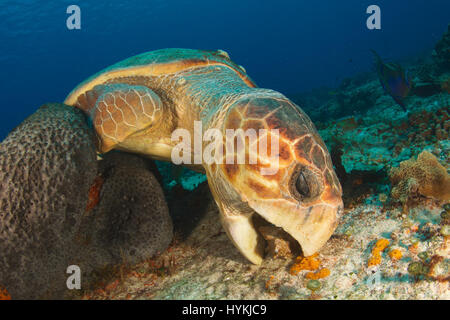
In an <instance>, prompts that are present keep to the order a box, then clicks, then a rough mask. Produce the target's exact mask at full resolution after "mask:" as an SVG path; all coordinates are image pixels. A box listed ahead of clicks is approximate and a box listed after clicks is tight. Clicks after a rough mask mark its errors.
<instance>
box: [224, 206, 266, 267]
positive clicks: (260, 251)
mask: <svg viewBox="0 0 450 320" xmlns="http://www.w3.org/2000/svg"><path fill="white" fill-rule="evenodd" d="M221 222H222V226H223V227H224V229H225V231H226V233H227V235H228V238H230V240H231V241H232V242H233V244H234V246H235V247H236V248H237V249H238V250H239V252H240V253H241V254H242V255H243V256H244V257H245V258H247V259H248V260H249V261H250V262H252V263H253V264H256V265H259V264H261V262H262V261H263V257H264V248H265V241H264V239H263V237H262V236H261V235H260V234H259V232H257V231H256V229H255V227H254V226H253V223H252V214H246V215H235V216H224V215H221Z"/></svg>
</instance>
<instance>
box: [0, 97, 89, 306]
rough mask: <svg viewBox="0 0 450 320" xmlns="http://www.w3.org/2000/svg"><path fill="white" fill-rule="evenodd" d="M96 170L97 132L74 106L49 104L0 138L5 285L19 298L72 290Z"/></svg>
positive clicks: (0, 278) (0, 250)
mask: <svg viewBox="0 0 450 320" xmlns="http://www.w3.org/2000/svg"><path fill="white" fill-rule="evenodd" d="M96 173H97V164H96V152H95V147H94V143H93V135H92V132H91V130H90V129H89V127H88V125H87V123H86V121H85V118H84V115H83V114H82V112H81V111H80V110H77V109H75V108H73V107H69V106H66V105H63V104H56V103H51V104H46V105H43V106H42V107H41V108H40V109H38V110H37V111H36V112H35V113H34V114H33V115H31V116H30V117H28V118H27V119H26V120H25V121H23V122H22V124H20V125H19V126H18V127H16V128H15V129H14V130H13V131H12V132H11V133H10V134H9V135H8V136H7V137H6V139H5V140H4V141H3V142H2V143H1V144H0V181H1V187H0V190H1V193H0V222H1V223H0V285H3V286H4V287H5V288H6V289H7V290H8V292H9V293H10V294H11V296H12V298H13V299H27V298H28V299H36V298H62V295H63V293H64V292H65V291H67V287H66V280H67V276H68V275H67V274H66V269H67V267H68V266H69V265H72V264H73V259H72V258H73V255H72V253H73V252H74V251H76V244H75V243H74V241H73V237H74V236H75V234H76V231H77V228H78V226H79V225H80V220H81V216H82V213H83V212H84V210H85V207H86V203H87V200H88V191H89V187H90V184H91V182H92V181H93V180H94V178H95V175H96Z"/></svg>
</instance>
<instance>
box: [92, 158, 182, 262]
mask: <svg viewBox="0 0 450 320" xmlns="http://www.w3.org/2000/svg"><path fill="white" fill-rule="evenodd" d="M151 165H152V162H151V161H150V160H146V159H143V158H140V157H139V156H136V155H132V154H128V153H124V152H117V151H112V152H110V153H108V154H106V155H105V156H104V159H103V160H102V161H100V165H99V174H100V176H101V177H102V179H103V181H104V182H103V185H102V188H101V192H100V201H99V203H98V205H97V206H96V207H95V208H94V209H92V211H90V212H89V217H88V218H87V219H86V220H85V223H84V224H85V226H86V228H87V229H89V230H86V231H83V234H89V235H91V234H92V238H91V243H92V246H93V247H94V248H95V250H96V258H95V259H93V260H95V261H96V262H97V263H98V264H99V265H98V266H96V267H101V266H102V265H105V264H119V263H137V262H140V261H142V260H144V259H148V258H150V257H152V256H154V255H155V254H158V253H159V252H162V251H164V250H165V249H166V248H167V247H168V245H169V243H170V242H171V240H172V236H173V230H172V229H173V227H172V220H171V217H170V215H169V209H168V206H167V203H166V200H165V198H164V194H163V190H162V188H161V186H160V185H159V183H158V181H157V180H156V178H155V176H154V175H153V173H152V171H151V170H150V168H151V167H152V166H151Z"/></svg>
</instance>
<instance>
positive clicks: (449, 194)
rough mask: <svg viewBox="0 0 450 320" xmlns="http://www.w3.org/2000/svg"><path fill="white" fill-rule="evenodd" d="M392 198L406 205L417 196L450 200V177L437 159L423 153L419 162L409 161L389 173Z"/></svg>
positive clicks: (419, 157) (418, 159)
mask: <svg viewBox="0 0 450 320" xmlns="http://www.w3.org/2000/svg"><path fill="white" fill-rule="evenodd" d="M389 177H390V179H391V182H392V185H393V188H392V191H391V194H392V197H393V198H395V199H398V200H399V201H400V202H402V203H406V202H407V201H408V200H409V199H410V198H411V197H413V196H415V195H418V194H419V195H422V196H425V197H430V198H433V199H436V200H441V201H448V200H450V175H449V174H448V173H447V170H446V169H445V168H444V167H443V166H442V165H441V164H440V163H439V161H438V160H437V159H436V157H435V156H434V155H433V154H431V153H429V152H428V151H423V152H422V153H421V154H419V156H418V157H417V160H414V159H409V160H406V161H403V162H401V163H400V166H399V167H398V168H392V170H391V171H390V172H389Z"/></svg>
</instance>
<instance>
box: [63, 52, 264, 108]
mask: <svg viewBox="0 0 450 320" xmlns="http://www.w3.org/2000/svg"><path fill="white" fill-rule="evenodd" d="M210 65H221V66H226V67H228V68H230V69H232V70H234V71H235V72H236V73H237V74H238V75H239V77H240V78H241V79H242V80H243V81H244V82H245V83H246V84H247V85H248V86H250V87H256V84H255V83H254V82H253V80H251V79H250V77H249V76H248V75H247V74H246V73H245V69H244V68H242V67H240V66H238V65H237V64H235V63H234V62H232V61H231V60H230V58H229V56H228V54H227V53H226V52H225V51H223V50H217V51H203V50H193V49H177V48H171V49H160V50H156V51H150V52H145V53H142V54H139V55H136V56H134V57H130V58H128V59H125V60H123V61H120V62H118V63H116V64H113V65H112V66H109V67H107V68H106V69H104V70H102V71H100V72H98V73H96V74H94V75H93V76H91V77H89V78H88V79H86V80H85V81H83V82H82V83H80V84H79V85H78V86H77V87H76V88H75V89H74V90H72V92H71V93H70V94H69V95H68V96H67V98H66V100H65V101H64V103H66V104H68V105H72V106H73V105H75V103H76V101H77V98H78V97H79V96H80V95H81V94H83V93H85V92H86V91H89V90H91V89H92V88H94V87H95V86H96V85H100V84H103V83H105V82H107V81H109V80H111V79H115V78H120V77H130V76H148V77H150V76H161V75H166V74H171V73H176V72H180V71H183V70H186V69H189V68H195V67H201V66H210Z"/></svg>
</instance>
